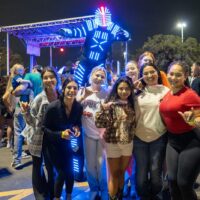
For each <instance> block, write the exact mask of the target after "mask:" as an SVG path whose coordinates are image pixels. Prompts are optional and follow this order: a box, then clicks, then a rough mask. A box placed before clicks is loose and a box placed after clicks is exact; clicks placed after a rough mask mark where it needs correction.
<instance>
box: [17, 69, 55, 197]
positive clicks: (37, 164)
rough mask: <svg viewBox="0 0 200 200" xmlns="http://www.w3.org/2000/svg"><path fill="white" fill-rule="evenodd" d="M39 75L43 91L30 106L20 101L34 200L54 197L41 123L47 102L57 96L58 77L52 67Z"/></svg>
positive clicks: (49, 163) (50, 168)
mask: <svg viewBox="0 0 200 200" xmlns="http://www.w3.org/2000/svg"><path fill="white" fill-rule="evenodd" d="M41 77H42V82H43V91H42V92H41V93H40V94H38V95H37V96H36V97H35V99H34V100H33V102H32V103H31V105H30V106H29V104H28V103H24V102H21V103H20V105H21V109H22V114H23V116H24V118H25V121H26V124H27V125H26V128H25V130H24V131H23V134H24V135H25V136H26V137H27V140H28V147H29V151H30V154H31V155H32V160H33V168H32V185H33V191H34V196H35V199H36V200H39V199H40V200H41V199H49V198H50V199H53V198H54V172H53V166H52V164H51V162H50V160H49V156H48V151H47V148H46V141H45V138H44V132H43V130H42V123H43V118H44V113H45V110H46V108H47V106H48V104H49V103H51V102H52V101H55V100H56V99H58V97H59V90H58V88H59V79H58V76H57V73H56V72H55V71H54V69H53V68H50V67H46V68H44V69H43V71H42V73H41ZM43 160H44V162H45V167H46V169H47V176H48V177H47V179H46V178H45V174H44V170H43Z"/></svg>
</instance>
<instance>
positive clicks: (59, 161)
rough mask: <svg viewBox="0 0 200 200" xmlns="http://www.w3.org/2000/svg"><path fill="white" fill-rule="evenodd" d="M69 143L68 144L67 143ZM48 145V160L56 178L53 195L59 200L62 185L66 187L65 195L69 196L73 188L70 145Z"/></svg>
mask: <svg viewBox="0 0 200 200" xmlns="http://www.w3.org/2000/svg"><path fill="white" fill-rule="evenodd" d="M68 143H69V142H68ZM68 143H67V144H66V145H62V144H61V145H60V146H58V145H55V146H53V145H49V147H50V148H48V149H49V151H50V159H51V161H52V163H53V165H54V166H55V168H56V171H57V176H56V179H55V184H54V195H55V197H56V198H60V197H61V194H62V189H63V185H64V183H65V185H66V194H71V193H72V190H73V186H74V171H73V156H72V150H71V146H70V145H71V144H70V143H69V144H68Z"/></svg>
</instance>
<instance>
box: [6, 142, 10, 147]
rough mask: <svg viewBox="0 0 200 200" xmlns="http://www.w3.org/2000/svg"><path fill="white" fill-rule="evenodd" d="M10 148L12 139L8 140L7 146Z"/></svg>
mask: <svg viewBox="0 0 200 200" xmlns="http://www.w3.org/2000/svg"><path fill="white" fill-rule="evenodd" d="M6 147H7V148H8V149H10V148H11V143H10V141H8V142H7V146H6Z"/></svg>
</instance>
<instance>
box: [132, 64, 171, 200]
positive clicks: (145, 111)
mask: <svg viewBox="0 0 200 200" xmlns="http://www.w3.org/2000/svg"><path fill="white" fill-rule="evenodd" d="M139 78H143V79H142V83H143V90H142V91H140V93H139V94H138V95H137V96H136V101H135V112H136V131H135V138H134V151H133V152H134V156H135V160H136V189H137V193H138V195H139V196H140V199H141V200H151V199H156V198H157V194H158V193H159V192H160V191H161V189H162V172H163V162H164V159H165V149H166V142H167V140H166V139H167V138H166V134H165V133H166V131H167V130H166V127H165V125H164V124H163V122H162V119H161V116H160V112H159V105H160V101H161V99H162V98H163V97H164V96H165V94H166V93H167V92H168V91H169V89H168V88H167V87H165V86H164V85H162V79H161V76H160V71H159V70H158V68H157V67H156V66H155V65H154V64H145V65H143V66H141V68H140V73H139Z"/></svg>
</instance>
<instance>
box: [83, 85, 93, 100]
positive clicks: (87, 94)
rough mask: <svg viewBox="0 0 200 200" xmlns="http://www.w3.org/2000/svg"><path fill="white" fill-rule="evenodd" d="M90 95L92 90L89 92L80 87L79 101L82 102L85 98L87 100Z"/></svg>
mask: <svg viewBox="0 0 200 200" xmlns="http://www.w3.org/2000/svg"><path fill="white" fill-rule="evenodd" d="M91 94H93V91H92V90H89V89H88V88H86V87H82V88H81V97H80V101H83V100H84V99H85V98H87V97H88V96H90V95H91Z"/></svg>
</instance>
